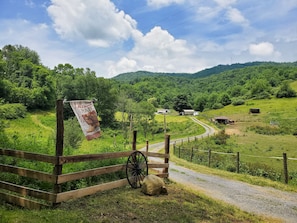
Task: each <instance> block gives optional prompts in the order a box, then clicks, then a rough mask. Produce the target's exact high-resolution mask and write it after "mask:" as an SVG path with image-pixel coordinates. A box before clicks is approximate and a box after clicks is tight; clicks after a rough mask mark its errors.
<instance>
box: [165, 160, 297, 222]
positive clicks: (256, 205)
mask: <svg viewBox="0 0 297 223" xmlns="http://www.w3.org/2000/svg"><path fill="white" fill-rule="evenodd" d="M169 166H170V168H169V179H171V180H173V181H175V182H178V183H181V184H184V185H186V186H188V187H191V188H192V189H196V190H198V191H200V192H202V193H204V194H205V195H207V196H209V197H211V198H214V199H218V200H221V201H224V202H226V203H229V204H232V205H234V206H237V207H239V208H240V209H241V210H244V211H247V212H250V213H254V214H257V215H262V216H269V217H273V218H276V219H280V220H281V221H282V222H290V223H296V222H297V194H296V193H290V192H284V191H280V190H277V189H274V188H270V187H261V186H255V185H251V184H247V183H244V182H240V181H235V180H230V179H225V178H222V177H219V176H214V175H207V174H202V173H198V172H195V171H193V170H190V169H187V168H184V167H181V166H177V165H175V164H174V163H172V162H170V165H169Z"/></svg>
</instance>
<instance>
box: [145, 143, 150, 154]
mask: <svg viewBox="0 0 297 223" xmlns="http://www.w3.org/2000/svg"><path fill="white" fill-rule="evenodd" d="M148 151H149V141H148V140H146V154H147V153H148Z"/></svg>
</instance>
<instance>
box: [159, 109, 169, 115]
mask: <svg viewBox="0 0 297 223" xmlns="http://www.w3.org/2000/svg"><path fill="white" fill-rule="evenodd" d="M169 112H170V110H169V109H158V111H157V113H158V114H167V113H169Z"/></svg>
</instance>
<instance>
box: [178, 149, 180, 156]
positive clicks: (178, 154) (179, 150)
mask: <svg viewBox="0 0 297 223" xmlns="http://www.w3.org/2000/svg"><path fill="white" fill-rule="evenodd" d="M178 158H180V146H179V147H178Z"/></svg>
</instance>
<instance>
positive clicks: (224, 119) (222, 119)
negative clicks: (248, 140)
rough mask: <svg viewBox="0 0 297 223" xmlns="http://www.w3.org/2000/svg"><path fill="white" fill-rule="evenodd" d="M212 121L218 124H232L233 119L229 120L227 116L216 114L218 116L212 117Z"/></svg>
mask: <svg viewBox="0 0 297 223" xmlns="http://www.w3.org/2000/svg"><path fill="white" fill-rule="evenodd" d="M213 121H214V122H215V123H219V124H225V125H226V124H233V123H234V121H233V120H230V119H229V118H228V117H226V116H218V117H214V118H213Z"/></svg>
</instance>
